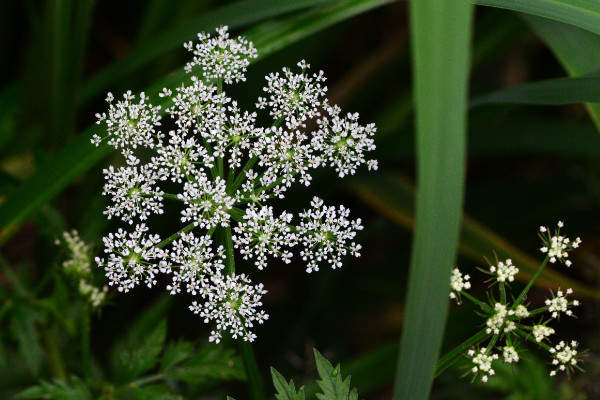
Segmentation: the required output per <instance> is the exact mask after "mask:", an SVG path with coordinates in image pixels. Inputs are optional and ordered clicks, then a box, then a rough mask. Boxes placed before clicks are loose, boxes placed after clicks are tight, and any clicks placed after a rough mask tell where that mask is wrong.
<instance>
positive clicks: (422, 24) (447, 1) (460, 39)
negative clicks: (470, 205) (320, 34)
mask: <svg viewBox="0 0 600 400" xmlns="http://www.w3.org/2000/svg"><path fill="white" fill-rule="evenodd" d="M472 17H473V7H472V5H471V4H470V2H469V1H466V0H431V1H411V2H410V24H411V33H412V52H413V71H414V72H413V76H414V96H415V97H414V99H415V100H414V102H415V110H416V128H417V129H416V143H417V163H418V168H417V180H418V193H417V207H416V217H415V221H416V226H415V235H414V239H413V248H412V253H411V268H410V273H409V281H408V295H407V300H406V310H405V319H404V329H403V336H402V341H401V344H400V357H399V360H398V368H397V371H396V380H395V388H394V399H395V400H401V399H416V400H419V399H423V400H424V399H426V398H428V395H429V392H430V390H431V382H432V380H433V372H434V369H435V363H436V360H437V358H438V354H439V351H440V347H441V342H442V337H443V333H444V326H445V323H446V317H447V309H448V292H449V288H448V279H450V270H451V268H452V266H453V265H454V261H455V259H456V251H457V246H458V235H459V228H460V221H461V213H462V202H463V192H464V176H465V149H466V139H465V138H466V115H467V81H468V75H469V54H470V47H471V46H470V43H471V21H472Z"/></svg>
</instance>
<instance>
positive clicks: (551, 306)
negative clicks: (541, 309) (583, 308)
mask: <svg viewBox="0 0 600 400" xmlns="http://www.w3.org/2000/svg"><path fill="white" fill-rule="evenodd" d="M572 293H573V289H571V288H569V289H567V291H566V294H565V293H563V291H562V290H560V289H559V290H558V292H556V296H554V293H553V294H552V299H546V305H547V306H548V311H550V312H551V313H552V318H560V313H561V312H564V313H565V314H567V315H568V316H569V317H571V316H573V311H572V310H569V306H573V307H576V306H578V305H579V301H578V300H573V301H572V302H571V303H569V301H568V300H567V295H569V294H572Z"/></svg>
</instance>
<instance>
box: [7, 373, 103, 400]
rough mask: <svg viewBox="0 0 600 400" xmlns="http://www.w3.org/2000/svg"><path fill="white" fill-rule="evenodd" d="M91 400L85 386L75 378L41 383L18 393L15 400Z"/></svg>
mask: <svg viewBox="0 0 600 400" xmlns="http://www.w3.org/2000/svg"><path fill="white" fill-rule="evenodd" d="M40 398H44V399H54V400H91V399H92V395H91V393H90V391H89V390H88V388H87V387H86V386H85V384H84V383H83V382H82V381H81V380H80V379H79V378H77V377H76V376H72V377H71V378H70V379H69V380H68V381H66V382H65V381H62V380H58V379H56V380H54V381H53V382H45V381H42V382H41V383H40V384H39V385H36V386H32V387H30V388H28V389H26V390H24V391H23V392H21V393H19V394H18V395H17V396H16V397H15V399H40Z"/></svg>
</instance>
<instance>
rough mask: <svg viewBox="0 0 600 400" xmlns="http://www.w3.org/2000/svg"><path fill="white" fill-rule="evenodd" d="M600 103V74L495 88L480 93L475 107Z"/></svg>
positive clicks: (472, 103)
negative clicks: (503, 104)
mask: <svg viewBox="0 0 600 400" xmlns="http://www.w3.org/2000/svg"><path fill="white" fill-rule="evenodd" d="M583 102H593V103H600V77H585V78H558V79H549V80H546V81H541V82H533V83H526V84H524V85H520V86H516V87H511V88H507V89H502V90H498V91H495V92H493V93H489V94H485V95H482V96H478V97H476V98H474V99H472V100H471V101H470V103H469V106H470V107H471V108H474V107H479V106H482V105H486V104H494V103H513V104H540V105H560V104H569V103H583Z"/></svg>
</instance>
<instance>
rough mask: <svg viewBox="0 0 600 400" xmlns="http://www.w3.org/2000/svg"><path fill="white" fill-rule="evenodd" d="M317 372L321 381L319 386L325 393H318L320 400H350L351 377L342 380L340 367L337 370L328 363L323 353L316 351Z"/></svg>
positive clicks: (318, 382)
mask: <svg viewBox="0 0 600 400" xmlns="http://www.w3.org/2000/svg"><path fill="white" fill-rule="evenodd" d="M314 354H315V362H316V363H317V371H319V376H320V377H321V380H318V381H317V384H318V385H319V387H320V388H321V390H322V391H323V393H317V398H318V399H319V400H348V399H349V396H350V377H349V376H348V377H347V378H346V379H342V374H341V370H340V365H339V364H338V365H337V366H336V367H335V368H333V366H332V365H331V363H330V362H329V361H327V360H326V359H325V358H324V357H323V356H322V355H321V353H319V352H318V351H317V349H314Z"/></svg>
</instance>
